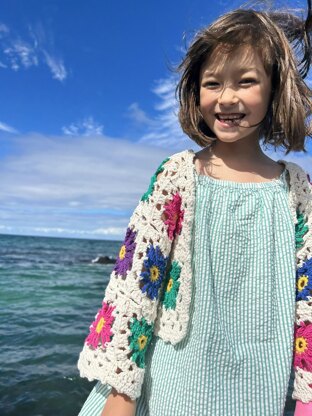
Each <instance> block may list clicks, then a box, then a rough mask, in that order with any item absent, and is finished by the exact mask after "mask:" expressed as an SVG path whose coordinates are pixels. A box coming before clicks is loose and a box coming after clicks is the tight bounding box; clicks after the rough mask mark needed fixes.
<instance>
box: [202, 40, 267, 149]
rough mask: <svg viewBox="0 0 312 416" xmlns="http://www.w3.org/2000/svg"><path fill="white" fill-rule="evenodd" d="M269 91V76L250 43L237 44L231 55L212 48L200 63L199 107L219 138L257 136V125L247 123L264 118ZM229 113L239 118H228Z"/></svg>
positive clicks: (224, 140) (229, 140) (229, 138)
mask: <svg viewBox="0 0 312 416" xmlns="http://www.w3.org/2000/svg"><path fill="white" fill-rule="evenodd" d="M270 94H271V77H269V76H268V75H267V74H266V72H265V70H264V67H263V64H262V60H261V58H260V56H259V54H258V53H257V51H255V50H254V49H253V48H251V47H246V46H245V47H244V46H243V47H240V48H238V49H237V50H236V51H234V53H232V54H231V55H226V54H222V53H216V51H215V53H213V54H212V55H211V56H210V59H208V60H206V61H205V62H204V63H203V65H202V68H201V71H200V111H201V113H202V116H203V118H204V120H205V122H206V124H207V125H208V126H209V128H210V129H211V130H212V131H213V132H214V133H215V135H216V137H217V138H218V139H219V140H221V141H222V142H226V143H230V142H234V141H237V140H240V139H243V138H246V139H247V138H250V139H256V140H258V135H259V126H256V127H250V126H253V125H255V124H257V123H259V122H260V121H262V120H263V118H264V116H265V114H266V112H267V108H268V104H269V100H270ZM231 116H232V118H233V117H240V118H236V120H229V119H230V118H231ZM222 119H223V120H222ZM246 127H249V128H246Z"/></svg>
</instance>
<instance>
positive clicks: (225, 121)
mask: <svg viewBox="0 0 312 416" xmlns="http://www.w3.org/2000/svg"><path fill="white" fill-rule="evenodd" d="M245 116H246V114H241V115H240V116H236V117H231V116H229V118H225V117H226V115H222V116H221V117H220V114H215V117H216V119H217V120H218V121H219V122H220V124H222V125H224V126H229V127H231V126H239V122H240V121H241V120H242V119H243V118H244V117H245Z"/></svg>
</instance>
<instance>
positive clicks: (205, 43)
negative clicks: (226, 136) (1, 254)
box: [176, 0, 312, 155]
mask: <svg viewBox="0 0 312 416" xmlns="http://www.w3.org/2000/svg"><path fill="white" fill-rule="evenodd" d="M308 6H309V7H308V8H309V11H308V17H307V19H306V20H305V21H304V20H301V19H300V18H298V17H297V16H295V15H294V14H291V13H289V12H286V11H284V12H273V11H271V12H266V11H256V10H254V9H237V10H234V11H232V12H228V13H226V14H224V15H223V16H221V17H219V18H218V19H217V20H216V21H215V22H213V23H212V24H211V25H209V26H208V27H207V28H204V29H202V30H201V31H199V32H198V33H197V34H196V36H195V38H194V40H193V42H192V43H191V45H190V46H189V48H188V50H187V53H186V55H185V57H184V59H183V60H182V62H181V63H180V65H179V66H178V67H177V71H179V72H181V73H182V74H181V78H180V81H179V83H178V85H177V88H176V95H177V99H178V101H179V105H180V108H179V121H180V124H181V127H182V129H183V131H184V132H185V133H186V134H187V135H188V136H189V137H190V138H191V139H193V140H194V141H195V142H196V143H197V144H198V145H199V146H201V147H205V146H207V145H209V144H210V143H211V142H212V140H213V139H215V138H216V136H215V135H214V133H213V132H212V131H211V129H210V128H209V127H208V125H207V124H206V123H205V121H204V120H203V117H202V115H201V113H200V109H199V88H200V87H199V79H200V70H201V67H202V64H203V63H204V62H205V61H206V59H207V58H208V57H209V56H210V55H211V54H212V53H213V52H214V51H217V53H220V52H221V53H226V54H228V53H232V52H233V51H235V50H236V49H237V48H238V47H239V46H242V45H248V46H251V47H253V48H255V49H256V50H257V51H259V52H260V56H262V61H263V66H264V69H265V71H266V73H267V75H270V74H271V75H272V94H271V100H270V103H269V106H268V110H267V114H266V116H265V118H264V120H263V121H262V123H261V124H260V129H259V138H263V142H264V143H265V144H272V145H274V146H275V147H278V146H283V147H284V148H285V149H286V155H287V154H288V153H289V152H290V151H303V152H305V153H306V152H307V151H306V149H305V137H306V136H309V137H312V124H311V122H310V121H309V120H307V118H308V117H309V116H310V115H311V114H312V111H311V96H312V91H311V89H310V88H309V87H308V86H307V85H306V83H305V82H304V78H305V77H306V75H307V73H308V70H309V68H310V62H311V55H312V51H311V43H310V36H311V35H310V31H311V29H312V15H311V0H308ZM259 34H260V36H259Z"/></svg>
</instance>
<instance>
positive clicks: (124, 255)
mask: <svg viewBox="0 0 312 416" xmlns="http://www.w3.org/2000/svg"><path fill="white" fill-rule="evenodd" d="M135 237H136V232H134V231H132V230H131V228H128V229H127V232H126V236H125V240H124V242H123V245H122V246H121V248H120V250H119V254H118V257H117V261H116V264H115V267H114V271H115V272H116V273H118V274H119V275H121V276H123V277H125V276H126V274H127V271H128V270H130V269H131V266H132V260H133V255H134V250H135V247H136V243H135Z"/></svg>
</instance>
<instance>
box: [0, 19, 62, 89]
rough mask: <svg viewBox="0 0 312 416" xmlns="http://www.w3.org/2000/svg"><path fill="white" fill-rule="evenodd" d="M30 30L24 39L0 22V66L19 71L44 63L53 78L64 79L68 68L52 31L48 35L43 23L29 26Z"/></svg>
mask: <svg viewBox="0 0 312 416" xmlns="http://www.w3.org/2000/svg"><path fill="white" fill-rule="evenodd" d="M28 31H29V33H28V35H27V36H24V39H23V38H22V37H21V35H20V34H16V33H15V32H13V33H12V30H10V29H9V28H8V26H6V25H5V24H4V23H0V53H1V52H2V54H3V56H2V60H1V63H0V68H3V69H6V68H11V69H12V70H14V71H19V70H21V68H23V69H30V68H32V67H37V66H39V65H42V64H44V65H46V66H47V67H48V68H49V69H50V71H51V74H52V78H54V79H56V80H58V81H64V80H65V79H66V78H67V70H66V68H65V65H64V63H63V60H62V59H61V58H59V57H57V53H55V51H54V46H53V36H52V35H51V33H49V36H46V33H45V29H44V28H43V26H42V24H38V25H37V26H36V28H32V27H31V26H29V27H28Z"/></svg>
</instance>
